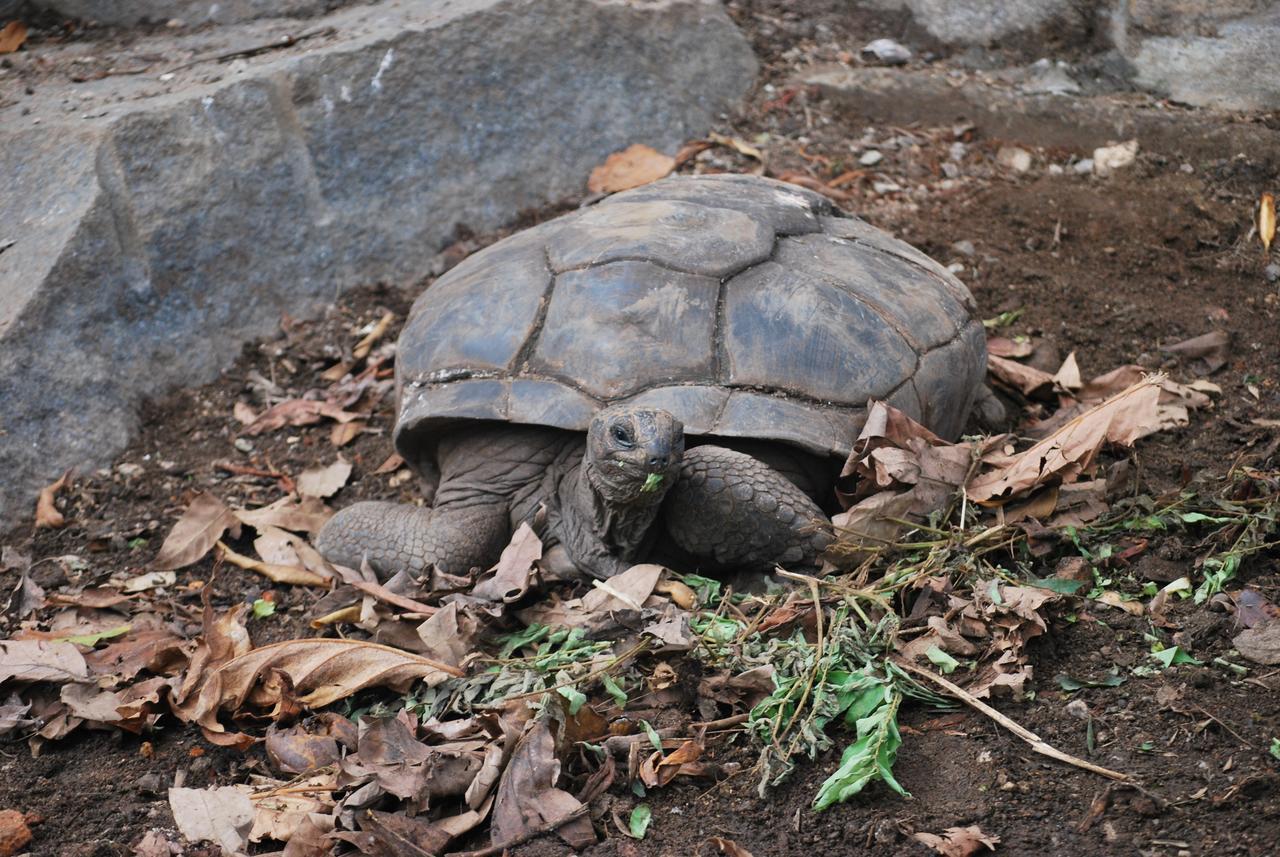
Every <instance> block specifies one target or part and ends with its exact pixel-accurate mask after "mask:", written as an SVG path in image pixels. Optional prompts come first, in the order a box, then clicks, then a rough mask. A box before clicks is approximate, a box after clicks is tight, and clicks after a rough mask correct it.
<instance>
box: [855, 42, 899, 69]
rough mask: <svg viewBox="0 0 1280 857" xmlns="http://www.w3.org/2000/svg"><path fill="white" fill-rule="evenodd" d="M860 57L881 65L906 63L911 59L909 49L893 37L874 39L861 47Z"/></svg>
mask: <svg viewBox="0 0 1280 857" xmlns="http://www.w3.org/2000/svg"><path fill="white" fill-rule="evenodd" d="M862 58H863V59H864V60H868V61H872V60H874V61H876V62H879V63H881V64H883V65H906V64H907V63H908V62H910V61H911V51H910V50H909V49H908V48H906V47H904V46H903V45H900V44H898V43H897V42H895V41H894V40H893V39H876V40H875V41H874V42H871V43H869V44H868V45H867V46H866V47H864V48H863V49H862Z"/></svg>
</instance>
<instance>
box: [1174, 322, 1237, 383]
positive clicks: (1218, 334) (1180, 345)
mask: <svg viewBox="0 0 1280 857" xmlns="http://www.w3.org/2000/svg"><path fill="white" fill-rule="evenodd" d="M1230 349H1231V335H1230V334H1228V333H1227V332H1226V331H1225V330H1211V331H1209V332H1208V333H1204V334H1201V335H1200V336H1194V337H1192V338H1191V339H1185V340H1183V341H1182V342H1175V343H1174V344H1173V345H1165V346H1161V348H1160V350H1161V351H1164V352H1166V353H1168V354H1177V355H1178V356H1180V357H1185V358H1187V359H1188V360H1191V361H1194V362H1193V363H1192V368H1193V369H1195V370H1196V371H1197V372H1199V373H1200V374H1202V375H1210V374H1212V373H1214V372H1217V371H1218V370H1219V369H1221V368H1222V367H1223V366H1226V365H1227V360H1229V359H1230V357H1231V351H1230Z"/></svg>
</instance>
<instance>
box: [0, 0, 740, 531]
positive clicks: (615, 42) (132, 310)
mask: <svg viewBox="0 0 1280 857" xmlns="http://www.w3.org/2000/svg"><path fill="white" fill-rule="evenodd" d="M373 8H374V9H375V10H376V14H371V13H370V10H369V8H365V7H353V8H350V9H345V10H342V11H339V12H336V13H333V14H332V15H328V16H326V17H324V18H322V19H320V20H318V21H316V22H313V23H312V24H310V25H309V26H315V27H332V28H333V32H334V34H335V35H333V36H331V37H329V38H327V39H326V40H323V41H322V40H319V39H317V40H315V41H312V42H309V43H307V45H306V50H302V49H296V50H292V51H281V52H274V53H271V54H266V55H264V56H261V57H255V58H253V59H252V60H248V61H243V60H238V61H237V63H236V64H235V65H234V66H233V67H231V68H228V67H226V66H217V65H205V66H203V67H198V68H193V69H189V70H186V71H178V72H177V73H176V74H168V75H166V78H167V79H166V80H161V79H160V77H159V76H158V71H159V70H161V69H163V68H168V67H172V65H177V63H176V62H175V63H172V64H171V63H167V62H166V63H160V64H159V67H158V68H157V72H155V73H149V74H147V75H135V76H130V77H127V78H122V77H114V78H107V79H105V80H102V81H95V82H91V83H87V84H82V85H79V86H80V88H79V89H76V90H74V92H72V91H71V90H69V89H61V90H60V89H59V88H58V87H57V86H55V85H48V86H46V87H43V88H42V90H41V91H40V92H38V93H37V95H36V96H34V97H33V98H31V99H26V100H23V101H19V102H18V103H17V104H14V105H11V106H8V107H5V108H0V175H3V176H4V177H5V183H4V184H3V186H0V233H3V234H0V247H2V246H4V244H5V243H6V242H8V241H12V242H13V243H12V244H11V245H10V246H9V247H8V248H7V249H5V250H3V252H0V472H3V473H4V474H5V476H4V479H3V480H0V520H4V521H8V522H16V521H17V520H18V519H20V518H24V517H26V516H27V515H28V514H29V513H30V508H31V507H30V506H29V505H28V503H30V502H31V501H32V500H33V498H34V493H35V491H36V490H37V489H38V488H39V487H40V486H41V485H43V484H46V483H47V482H50V481H52V480H53V479H54V478H56V477H57V475H58V474H59V473H60V472H61V471H62V469H63V468H65V467H69V466H75V467H78V468H80V469H82V470H87V469H91V468H94V467H98V466H100V465H101V464H104V463H106V462H107V461H108V460H109V459H110V458H111V457H112V456H114V455H115V454H117V453H118V452H119V451H121V450H122V449H123V447H124V446H125V445H126V444H127V442H128V441H129V439H130V437H131V435H132V434H133V433H134V431H135V430H136V428H137V425H138V416H137V405H138V403H139V401H140V400H141V399H143V398H144V397H155V396H160V395H163V394H165V393H166V392H167V391H169V390H172V389H173V388H175V387H177V386H179V385H189V384H194V383H202V382H205V381H208V380H210V379H212V378H213V377H215V376H216V375H217V373H218V371H219V370H220V369H222V368H224V367H225V366H227V365H228V364H229V363H230V362H231V361H232V360H233V359H234V357H235V356H236V355H237V354H238V353H239V351H240V347H241V345H242V344H243V343H244V342H245V341H247V340H250V339H253V338H258V337H261V336H263V335H266V334H268V333H270V332H271V331H272V330H274V329H276V327H277V325H278V323H279V320H280V317H281V314H282V313H285V312H287V313H288V314H289V315H290V316H292V317H295V318H298V317H305V316H308V315H314V314H316V313H317V312H319V311H320V310H321V309H322V308H323V307H324V306H325V305H326V304H327V303H328V302H329V301H331V300H332V299H333V297H334V295H336V294H338V293H339V292H341V291H342V290H344V289H347V288H350V287H352V286H355V285H358V284H361V283H373V282H388V283H393V284H411V283H415V282H417V281H418V280H420V278H421V277H423V276H424V275H426V274H427V273H428V272H429V270H430V268H431V265H432V260H433V258H434V257H435V255H436V253H437V252H438V251H439V250H440V249H441V248H442V247H443V246H445V245H446V244H448V243H449V241H450V240H451V239H452V236H453V235H454V233H455V230H456V229H457V228H458V227H459V226H460V225H466V226H467V227H468V228H470V229H473V230H476V231H484V230H490V229H494V228H496V227H498V226H500V225H502V224H504V223H506V222H509V221H510V220H511V219H512V218H513V217H514V216H515V215H516V214H517V213H518V212H519V211H521V210H524V209H529V208H535V207H538V206H542V205H545V204H547V203H548V202H550V201H554V200H560V199H564V198H568V197H573V196H576V195H580V194H582V193H583V191H584V189H585V183H586V177H587V175H588V173H589V172H590V170H591V168H592V167H594V166H595V165H597V164H598V163H600V162H601V161H603V160H604V158H605V157H606V156H607V155H608V154H609V153H611V152H613V151H617V150H619V149H622V148H625V147H626V146H627V145H630V144H632V143H645V144H648V145H650V146H653V147H655V148H657V149H660V150H663V151H668V152H673V151H674V150H675V149H676V148H677V147H678V146H679V145H680V144H681V143H682V142H683V141H684V140H687V139H690V138H692V137H696V136H699V135H701V134H702V133H704V132H705V131H706V129H707V128H708V127H710V125H711V123H712V122H713V120H714V119H715V117H716V116H718V115H719V114H720V113H721V112H723V111H726V110H728V109H730V108H732V107H733V105H735V104H736V103H737V102H738V100H739V99H740V98H741V97H742V95H743V94H744V93H745V91H746V89H747V88H748V87H749V86H750V85H751V82H752V79H753V77H754V74H755V69H756V64H755V58H754V56H753V55H752V53H751V50H750V47H749V46H748V44H747V42H746V40H745V39H744V38H743V36H742V35H741V34H740V33H739V32H738V31H737V30H736V28H734V26H733V24H732V23H731V22H730V21H729V19H728V17H727V16H726V14H725V13H724V11H723V9H722V8H721V7H720V5H719V4H718V3H714V2H706V1H705V0H668V2H661V3H645V4H638V5H631V4H619V3H614V2H609V0H546V2H542V3H539V4H534V5H529V4H526V3H522V2H518V0H464V2H460V3H456V4H452V5H449V6H442V5H441V4H439V3H436V2H433V0H400V2H388V3H384V4H380V5H378V6H376V7H373ZM266 23H268V22H255V23H254V24H251V25H229V26H227V27H220V28H215V29H216V30H218V31H219V33H220V34H222V35H220V36H219V37H220V38H223V37H225V38H226V39H227V40H228V43H229V44H230V45H231V46H237V45H238V46H244V45H254V44H262V43H264V42H266V41H270V39H269V38H266V36H268V35H270V34H271V33H272V32H274V31H271V30H270V28H269V27H264V26H262V25H264V24H266ZM204 37H205V36H201V38H204ZM158 38H164V36H163V34H162V36H160V37H158ZM136 50H138V51H140V52H143V53H146V52H148V51H152V50H156V51H159V50H161V47H157V46H155V45H149V44H148V43H147V41H146V39H145V38H140V39H139V40H138V44H137V45H136ZM180 55H181V56H182V58H184V59H185V57H186V56H190V53H189V52H183V53H182V54H180ZM75 93H84V94H85V95H87V96H88V98H87V99H82V100H80V101H79V102H78V103H79V104H80V105H82V106H79V107H76V111H77V112H76V115H69V114H68V112H67V111H66V110H65V108H64V106H63V100H64V99H67V100H69V99H71V98H72V97H74V94H75ZM24 111H29V113H27V112H24ZM82 116H83V117H85V118H81V117H82ZM37 121H38V122H39V123H40V124H38V125H37V124H35V123H36V122H37Z"/></svg>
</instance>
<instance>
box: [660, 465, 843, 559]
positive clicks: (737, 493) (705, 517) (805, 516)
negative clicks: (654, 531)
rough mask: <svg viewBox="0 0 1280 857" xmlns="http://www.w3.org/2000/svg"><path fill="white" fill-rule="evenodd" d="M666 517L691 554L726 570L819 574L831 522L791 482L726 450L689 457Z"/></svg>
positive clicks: (679, 542) (669, 527)
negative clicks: (778, 569)
mask: <svg viewBox="0 0 1280 857" xmlns="http://www.w3.org/2000/svg"><path fill="white" fill-rule="evenodd" d="M666 503H667V505H666V507H665V508H664V510H663V517H664V518H665V519H666V526H667V532H668V534H670V536H671V539H672V540H673V541H674V542H675V543H676V544H677V545H678V546H679V547H680V548H682V549H683V550H685V551H688V552H689V553H690V554H693V555H694V556H696V557H698V558H700V559H703V560H706V561H708V562H709V563H710V564H712V565H713V566H717V567H719V568H724V569H730V568H743V569H751V570H757V571H771V570H772V569H773V568H774V566H777V565H780V566H783V567H785V568H793V569H797V568H798V569H810V570H811V569H815V568H817V565H818V556H819V555H820V554H821V553H822V552H823V551H824V550H826V548H827V546H828V545H830V544H831V542H832V539H833V536H832V532H831V521H830V520H829V519H828V518H827V516H826V515H824V514H823V512H822V510H821V509H819V508H818V505H817V504H816V503H814V502H813V500H811V499H810V498H809V497H808V496H807V495H806V494H805V493H804V492H803V491H801V490H800V489H799V488H798V487H796V485H795V484H794V483H792V482H791V481H790V480H788V479H787V478H786V477H785V476H783V475H782V474H780V473H778V472H777V471H776V470H773V469H772V468H770V467H769V466H768V465H766V464H764V463H763V462H761V461H758V460H756V459H754V458H752V457H751V456H749V455H746V454H745V453H741V452H735V451H734V450H731V449H725V448H724V447H720V446H697V447H694V448H693V449H690V450H688V451H686V452H685V454H684V461H683V462H682V464H681V468H680V475H679V476H678V477H677V481H676V484H675V485H673V486H672V488H671V493H670V495H669V496H668V498H667V501H666Z"/></svg>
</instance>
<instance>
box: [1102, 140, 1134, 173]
mask: <svg viewBox="0 0 1280 857" xmlns="http://www.w3.org/2000/svg"><path fill="white" fill-rule="evenodd" d="M1137 159H1138V141H1137V140H1126V141H1125V142H1123V143H1117V144H1116V145H1114V146H1102V147H1100V148H1097V149H1094V150H1093V174H1094V175H1096V176H1109V175H1111V174H1112V173H1114V172H1115V171H1116V170H1122V169H1124V168H1125V167H1127V166H1130V165H1132V164H1133V162H1134V161H1136V160H1137Z"/></svg>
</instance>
